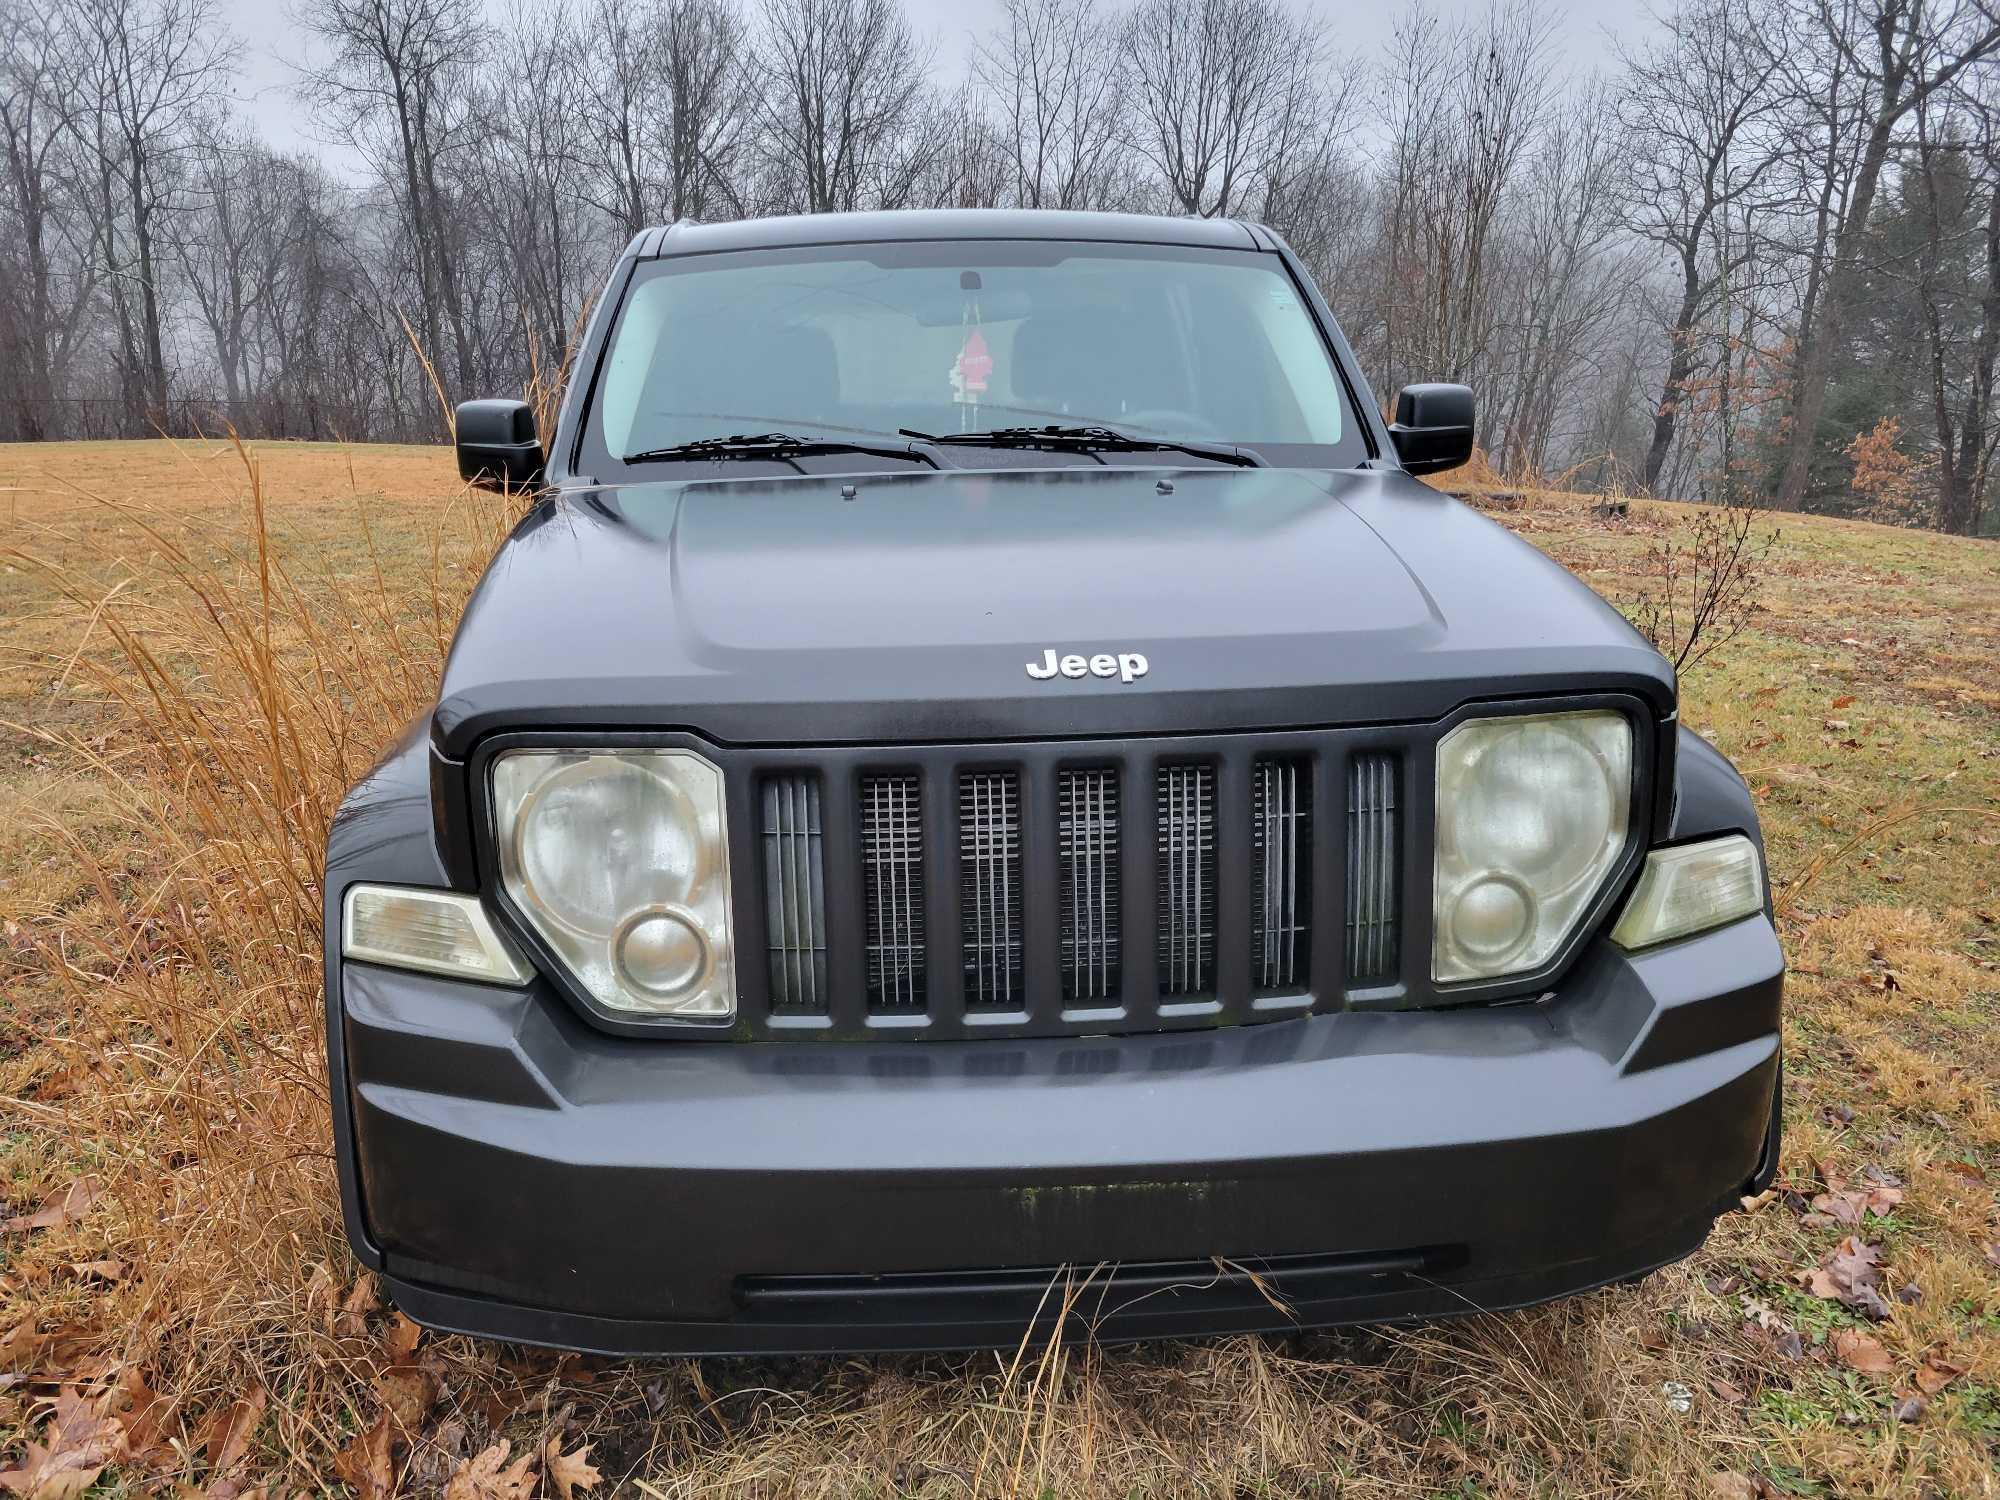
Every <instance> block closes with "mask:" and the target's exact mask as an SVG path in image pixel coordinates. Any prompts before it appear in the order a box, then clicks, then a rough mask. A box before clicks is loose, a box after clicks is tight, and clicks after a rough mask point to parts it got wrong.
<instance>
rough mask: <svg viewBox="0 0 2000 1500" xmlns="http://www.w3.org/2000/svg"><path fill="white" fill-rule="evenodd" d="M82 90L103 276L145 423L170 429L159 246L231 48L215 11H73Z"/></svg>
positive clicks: (163, 2)
mask: <svg viewBox="0 0 2000 1500" xmlns="http://www.w3.org/2000/svg"><path fill="white" fill-rule="evenodd" d="M65 22H66V27H65V31H66V36H67V38H68V43H69V45H71V46H73V47H74V48H75V49H76V56H77V59H78V64H77V82H78V86H79V88H80V90H81V99H80V100H79V105H78V111H77V114H76V116H75V117H74V120H75V125H76V128H77V129H78V130H79V131H80V132H81V133H82V136H81V138H82V139H84V140H86V141H87V142H88V144H89V147H90V149H91V152H92V154H93V156H94V157H95V165H96V171H97V186H98V193H97V198H98V205H99V214H100V222H99V224H98V226H97V228H98V236H99V241H98V242H99V247H100V253H101V254H102V256H103V264H102V270H103V272H104V274H105V275H106V276H108V277H110V278H112V283H113V299H114V301H115V302H116V304H117V306H118V308H119V324H120V330H121V334H122V336H123V343H124V347H125V364H126V369H127V373H128V378H129V379H130V380H131V382H132V384H133V386H134V387H135V388H136V391H137V392H138V393H139V395H140V396H141V409H142V410H143V412H144V414H145V417H146V420H147V421H148V422H149V423H151V424H153V425H159V424H163V423H164V422H165V421H166V418H167V354H166V339H165V334H164V312H163V307H164V298H163V296H162V290H161V283H160V275H161V270H162V263H163V256H162V249H163V243H162V234H163V231H164V228H165V221H166V220H167V219H168V218H170V217H171V216H172V215H173V214H174V213H175V212H176V211H177V210H178V208H179V207H180V198H179V188H180V186H181V179H182V173H183V168H184V167H185V165H186V158H187V155H188V153H189V152H190V151H191V150H192V149H193V147H194V144H195V142H196V141H198V140H199V139H200V133H201V130H202V128H203V126H204V125H205V124H206V123H207V122H208V120H209V119H210V117H211V116H212V114H213V112H214V110H215V109H216V107H217V104H218V101H219V99H220V96H221V92H222V89H223V86H224V84H225V82H226V81H227V77H228V70H229V67H230V64H231V59H232V55H233V45H234V44H233V43H232V41H231V39H230V37H229V35H228V33H227V32H226V31H224V30H223V29H222V27H221V25H220V24H219V22H218V20H217V17H216V13H215V5H214V0H68V9H67V11H66V12H65Z"/></svg>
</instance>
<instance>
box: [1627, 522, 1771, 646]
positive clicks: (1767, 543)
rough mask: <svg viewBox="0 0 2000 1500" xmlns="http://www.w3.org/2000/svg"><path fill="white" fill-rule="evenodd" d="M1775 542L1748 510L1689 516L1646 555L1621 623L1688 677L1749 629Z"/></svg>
mask: <svg viewBox="0 0 2000 1500" xmlns="http://www.w3.org/2000/svg"><path fill="white" fill-rule="evenodd" d="M1777 540H1778V528H1777V527H1775V526H1773V527H1771V528H1769V529H1768V530H1765V529H1763V528H1760V527H1759V525H1758V517H1757V512H1756V511H1755V510H1753V509H1751V508H1750V507H1749V506H1747V505H1736V504H1730V505H1724V506H1721V507H1719V508H1716V509H1706V508H1705V509H1701V510H1697V511H1695V512H1694V513H1693V515H1691V516H1689V517H1688V518H1686V519H1685V520H1683V521H1682V522H1681V524H1680V525H1679V526H1677V527H1676V528H1675V529H1674V530H1673V531H1671V532H1669V533H1668V534H1667V535H1666V537H1664V538H1663V539H1661V540H1658V541H1655V542H1654V543H1653V544H1652V545H1651V546H1650V547H1648V548H1647V549H1646V558H1645V566H1646V583H1645V585H1644V586H1643V587H1642V588H1641V589H1640V592H1639V596H1638V598H1637V599H1636V600H1634V601H1633V603H1632V604H1631V605H1630V606H1629V607H1628V608H1627V610H1626V616H1627V618H1629V619H1630V620H1631V621H1632V623H1633V625H1634V626H1636V627H1637V628H1638V631H1639V633H1640V634H1641V635H1643V636H1644V637H1645V638H1646V639H1647V640H1649V641H1651V642H1652V643H1653V645H1654V646H1655V647H1657V648H1658V650H1659V652H1660V654H1661V655H1662V656H1664V657H1666V658H1667V660H1669V661H1671V662H1672V663H1673V664H1674V670H1675V671H1676V672H1680V673H1685V672H1688V671H1691V670H1693V668H1694V667H1696V666H1698V665H1699V664H1700V663H1701V662H1702V661H1704V660H1705V659H1706V658H1707V657H1708V656H1709V655H1711V654H1712V653H1713V652H1715V651H1717V650H1719V649H1720V648H1722V647H1723V646H1726V645H1728V644H1729V643H1730V642H1731V641H1733V640H1735V639H1736V637H1737V636H1739V635H1741V634H1742V633H1743V629H1744V627H1745V626H1747V625H1748V624H1749V623H1750V616H1751V615H1752V614H1754V613H1755V612H1756V610H1757V594H1758V590H1759V588H1760V587H1761V586H1762V583H1763V578H1764V560H1765V559H1766V558H1767V557H1768V556H1769V555H1770V551H1771V548H1772V547H1773V546H1774V545H1776V543H1777Z"/></svg>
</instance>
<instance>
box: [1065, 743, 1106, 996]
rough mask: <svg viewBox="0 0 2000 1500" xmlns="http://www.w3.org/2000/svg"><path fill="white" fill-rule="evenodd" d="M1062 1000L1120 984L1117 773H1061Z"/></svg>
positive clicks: (1102, 993)
mask: <svg viewBox="0 0 2000 1500" xmlns="http://www.w3.org/2000/svg"><path fill="white" fill-rule="evenodd" d="M1056 858H1057V861H1058V864H1059V868H1060V878H1059V880H1058V892H1057V900H1058V902H1059V903H1060V906H1061V914H1060V915H1061V922H1062V931H1061V957H1062V984H1063V999H1064V1000H1066V1001H1079V1000H1084V1001H1103V1000H1108V999H1111V998H1113V997H1115V996H1116V995H1117V993H1118V987H1119V976H1120V968H1119V949H1118V919H1119V910H1118V773H1117V772H1116V771H1110V770H1091V771H1063V772H1061V773H1060V774H1059V775H1058V776H1057V778H1056Z"/></svg>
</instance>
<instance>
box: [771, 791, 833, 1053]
mask: <svg viewBox="0 0 2000 1500" xmlns="http://www.w3.org/2000/svg"><path fill="white" fill-rule="evenodd" d="M761 803H762V814H763V816H762V819H761V822H760V827H759V831H760V832H761V833H762V835H763V843H764V926H765V931H766V932H767V933H768V934H769V936H768V938H767V940H766V943H765V949H766V952H767V953H768V954H769V955H770V965H771V1004H772V1006H773V1007H774V1008H776V1009H778V1010H784V1011H795V1012H802V1013H805V1014H808V1015H810V1014H815V1013H824V1012H825V1010H826V996H827V989H826V885H825V878H826V877H825V860H824V858H823V857H822V850H821V843H822V839H823V837H824V830H823V829H822V828H821V827H820V815H819V778H818V777H817V776H810V775H807V776H768V777H766V778H765V779H764V786H763V796H762V798H761Z"/></svg>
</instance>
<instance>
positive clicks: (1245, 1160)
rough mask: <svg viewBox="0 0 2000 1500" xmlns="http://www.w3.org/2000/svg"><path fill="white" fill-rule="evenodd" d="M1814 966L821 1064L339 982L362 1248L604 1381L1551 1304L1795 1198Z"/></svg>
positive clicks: (1575, 977) (418, 1301)
mask: <svg viewBox="0 0 2000 1500" xmlns="http://www.w3.org/2000/svg"><path fill="white" fill-rule="evenodd" d="M1783 968H1784V961H1783V957H1782V955H1781V954H1780V952H1779V948H1778V943H1777V939H1776V935H1775V933H1774V932H1773V930H1772V928H1771V925H1770V923H1769V922H1768V921H1767V920H1765V919H1764V918H1762V917H1758V918H1753V919H1750V920H1747V921H1744V922H1740V923H1738V924H1736V925H1734V926H1732V927H1728V928H1725V929H1723V930H1721V931H1718V932H1713V933H1709V934H1706V935H1704V936H1701V937H1697V938H1692V939H1689V940H1687V941H1684V942H1681V943H1677V944H1673V945H1671V946H1668V947H1665V948H1662V949H1659V950H1656V951H1654V952H1651V953H1648V954H1644V955H1640V956H1637V957H1632V956H1628V955H1625V954H1623V953H1621V952H1619V951H1618V950H1617V949H1615V948H1612V947H1611V946H1609V945H1608V944H1603V943H1600V944H1598V945H1596V947H1595V948H1593V949H1592V950H1591V951H1589V952H1588V953H1587V954H1586V955H1585V956H1584V957H1583V958H1582V959H1581V960H1580V961H1579V962H1578V963H1577V965H1576V966H1575V967H1574V968H1573V969H1572V970H1571V972H1570V974H1569V976H1568V977H1567V978H1566V980H1565V981H1564V983H1563V985H1562V987H1561V989H1560V991H1559V992H1558V993H1557V994H1555V995H1553V996H1550V997H1547V998H1545V999H1543V1000H1541V1001H1539V1002H1537V1003H1533V1004H1523V1005H1516V1006H1510V1007H1500V1008H1467V1009H1462V1010H1456V1011H1443V1012H1429V1013H1425V1012H1406V1013H1396V1014H1378V1013H1358V1012H1347V1013H1340V1014H1332V1015H1319V1016H1311V1017H1302V1018H1298V1019H1294V1020H1288V1021H1281V1022H1273V1023H1269V1024H1265V1025H1258V1026H1250V1027H1239V1028H1233V1029H1225V1030H1218V1031H1214V1032H1196V1033H1187V1032H1182V1033H1175V1034H1161V1035H1139V1036H1120V1037H1096V1038H1047V1039H1036V1040H1017V1041H1008V1040H992V1041H975V1042H942V1041H941V1042H928V1043H911V1042H907V1041H898V1042H882V1043H852V1044H829V1045H813V1044H811V1043H804V1042H792V1043H738V1042H702V1041H656V1040H631V1039H626V1038H620V1037H615V1036H609V1035H606V1034H604V1033H602V1032H599V1031H596V1030H594V1029H592V1028H590V1027H588V1026H586V1025H585V1024H584V1023H583V1022H582V1021H580V1020H579V1019H578V1018H577V1017H576V1015H575V1013H574V1012H573V1011H572V1010H571V1009H570V1008H569V1007H568V1006H567V1005H566V1004H565V1003H564V1002H562V1001H561V1000H560V999H559V998H558V997H557V996H556V995H555V994H554V993H553V992H551V991H549V990H548V989H546V988H545V987H543V986H540V985H537V986H536V987H534V988H531V989H528V990H525V991H512V990H501V989H494V988H487V987H482V986H476V985H467V984H462V983H458V982H456V981H451V980H445V979H434V978H428V977H424V976H420V975H416V974H408V973H401V972H397V971H394V970H389V969H384V968H378V967H373V966H369V965H364V964H346V965H336V966H335V975H336V979H337V982H336V986H335V990H334V993H335V994H336V995H337V1006H336V1007H335V1011H334V1017H333V1019H334V1024H333V1026H332V1027H330V1040H331V1042H332V1044H333V1046H334V1049H335V1058H334V1062H335V1066H334V1078H335V1082H336V1087H337V1090H338V1106H337V1109H336V1127H337V1144H338V1148H339V1153H340V1161H341V1168H342V1170H341V1178H342V1189H343V1200H344V1208H345V1211H346V1222H347V1229H348V1235H349V1238H350V1240H351V1241H352V1243H353V1245H354V1249H355V1251H356V1253H357V1254H358V1255H359V1256H360V1257H361V1258H362V1260H363V1261H364V1262H366V1263H367V1264H369V1265H370V1266H372V1267H374V1268H376V1269H377V1270H379V1271H380V1272H381V1273H382V1274H383V1276H384V1278H385V1280H386V1281H387V1283H388V1285H389V1287H390V1290H391V1291H392V1293H393V1295H394V1297H395V1299H396V1301H397V1303H398V1305H399V1306H401V1307H402V1308H403V1309H404V1310H405V1311H406V1312H408V1313H409V1314H410V1315H411V1316H412V1317H414V1318H416V1319H417V1320H418V1321H420V1322H424V1323H429V1324H432V1325H435V1326H439V1327H444V1328H450V1329H456V1330H461V1331H465V1332H471V1333H477V1334H483V1335H488V1336H493V1337H499V1338H505V1339H511V1340H518V1341H522V1342H528V1343H539V1344H553V1345H561V1346H566V1347H572V1348H582V1349H588V1350H593V1351H598V1352H605V1353H637V1352H682V1353H747V1352H765V1353H779V1352H807V1351H827V1350H842V1349H855V1348H877V1349H915V1348H968V1347H980V1346H994V1345H1007V1344H1012V1343H1014V1342H1015V1341H1017V1340H1018V1339H1019V1338H1020V1337H1021V1336H1022V1335H1023V1333H1024V1332H1025V1331H1029V1330H1030V1329H1031V1326H1032V1329H1033V1330H1034V1331H1037V1332H1042V1333H1046V1332H1047V1331H1048V1330H1049V1329H1050V1328H1051V1327H1052V1326H1053V1324H1054V1321H1055V1320H1054V1318H1053V1316H1052V1312H1051V1309H1052V1308H1053V1307H1054V1306H1055V1305H1056V1304H1057V1303H1059V1302H1060V1301H1062V1295H1061V1291H1060V1287H1061V1285H1062V1284H1064V1282H1065V1281H1066V1282H1067V1284H1068V1285H1070V1286H1071V1287H1072V1289H1073V1290H1074V1289H1076V1288H1078V1287H1079V1286H1080V1293H1079V1294H1078V1295H1075V1296H1074V1299H1073V1301H1074V1306H1075V1314H1074V1316H1075V1319H1076V1322H1077V1324H1078V1326H1087V1327H1088V1328H1089V1330H1090V1331H1092V1332H1094V1333H1095V1334H1096V1335H1097V1336H1099V1337H1101V1338H1106V1339H1118V1338H1139V1337H1154V1336H1165V1335H1176V1334H1188V1333H1214V1332H1225V1331H1234V1330H1250V1329H1283V1328H1290V1327H1295V1326H1311V1325H1320V1324H1327V1323H1336V1322H1350V1321H1379V1320H1391V1319H1406V1318H1428V1317H1435V1316H1442V1315H1446V1314H1451V1313H1457V1312H1466V1311H1475V1310H1486V1309H1494V1308H1500V1307H1508V1306H1515V1305H1519V1304H1523V1303H1528V1302H1534V1301H1541V1300H1544V1299H1547V1298H1550V1297H1555V1296H1560V1295H1564V1294H1567V1293H1570V1292H1575V1291H1580V1290H1584V1289H1586V1288H1588V1287H1591V1286H1596V1285H1599V1284H1602V1283H1604V1282H1607V1281H1613V1280H1618V1279H1622V1278H1626V1277H1630V1276H1634V1275H1638V1274H1640V1273H1643V1272H1645V1271H1647V1270H1650V1269H1652V1268H1653V1267H1654V1266H1657V1265H1660V1264H1662V1263H1664V1262H1667V1261H1670V1260H1674V1259H1678V1258H1679V1257H1681V1256H1683V1255H1686V1254H1687V1253H1688V1252H1690V1251H1691V1250H1693V1249H1694V1248H1695V1247H1696V1246H1697V1245H1699V1244H1700V1243H1701V1241H1702V1239H1703V1237H1704V1236H1705V1235H1706V1234H1707V1232H1708V1229H1709V1227H1710V1224H1711V1223H1712V1221H1713V1218H1714V1215H1715V1214H1716V1213H1717V1212H1718V1211H1719V1210H1720V1209H1721V1208H1723V1207H1725V1206H1727V1205H1728V1204H1729V1203H1730V1202H1731V1201H1732V1200H1733V1199H1734V1197H1735V1195H1736V1194H1738V1193H1739V1192H1742V1191H1744V1190H1745V1188H1746V1187H1754V1186H1757V1185H1760V1181H1759V1180H1760V1178H1761V1179H1762V1180H1768V1177H1769V1174H1770V1172H1771V1171H1772V1169H1773V1164H1774V1162H1775V1145H1776V1137H1775V1119H1776V1093H1777V1084H1778V1071H1779V1056H1778V1011H1779V992H1780V988H1781V985H1782V977H1783ZM1059 1267H1062V1268H1068V1269H1067V1270H1066V1271H1062V1272H1058V1271H1057V1269H1056V1268H1059ZM1052 1282H1054V1283H1056V1284H1057V1288H1058V1290H1057V1292H1056V1294H1055V1295H1053V1296H1049V1295H1046V1294H1047V1293H1048V1290H1049V1287H1050V1284H1051V1283H1052ZM1038 1309H1039V1314H1038Z"/></svg>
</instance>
